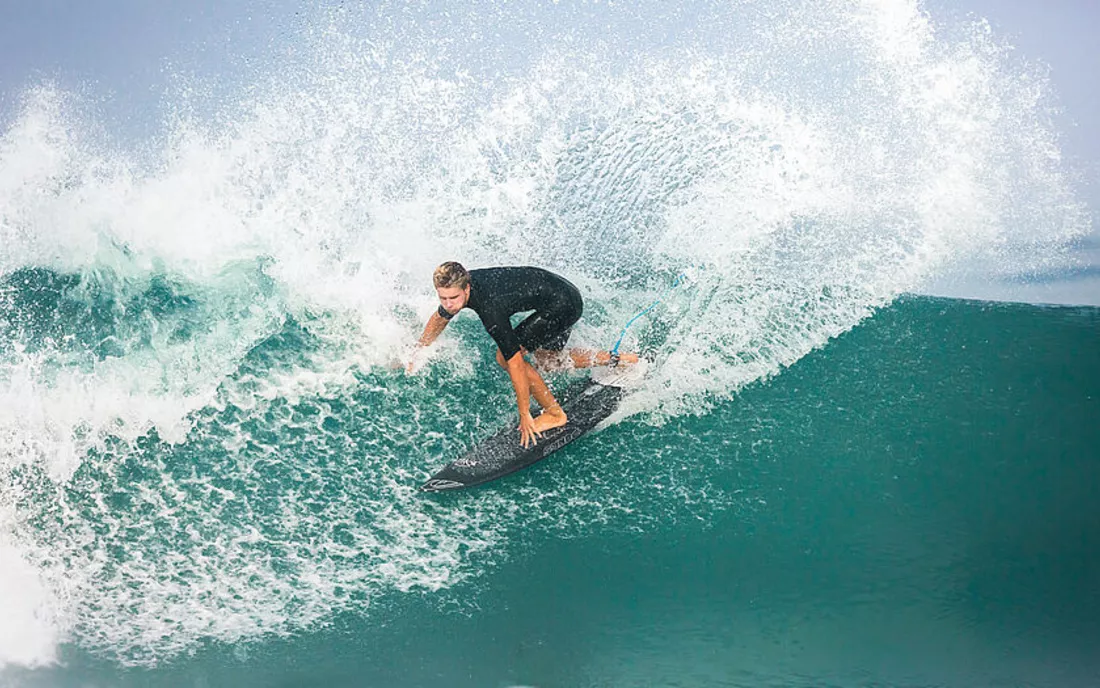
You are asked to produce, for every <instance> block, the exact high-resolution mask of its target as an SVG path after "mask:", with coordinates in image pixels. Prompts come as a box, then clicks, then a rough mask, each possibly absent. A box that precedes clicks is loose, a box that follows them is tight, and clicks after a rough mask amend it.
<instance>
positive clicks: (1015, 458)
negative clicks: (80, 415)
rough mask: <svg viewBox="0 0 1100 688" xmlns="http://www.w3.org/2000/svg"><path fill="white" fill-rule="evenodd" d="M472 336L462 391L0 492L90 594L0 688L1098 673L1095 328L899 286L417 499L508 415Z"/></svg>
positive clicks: (410, 387) (1085, 320) (332, 403)
mask: <svg viewBox="0 0 1100 688" xmlns="http://www.w3.org/2000/svg"><path fill="white" fill-rule="evenodd" d="M482 339H485V340H488V338H487V337H482ZM307 341H308V338H307V337H304V335H303V332H302V330H301V329H300V328H299V327H297V326H294V325H287V326H286V327H284V329H283V330H282V331H281V332H279V333H278V334H276V335H273V336H272V337H271V338H270V339H269V340H267V341H266V342H265V343H264V345H263V346H261V347H257V348H256V349H255V350H254V351H253V352H252V355H250V357H249V361H248V363H247V367H248V368H249V373H248V374H251V375H257V376H259V375H260V373H261V372H263V373H264V374H265V375H272V374H274V373H275V371H276V370H277V369H278V367H279V366H280V362H281V361H285V360H287V359H290V360H296V359H298V358H300V357H301V356H302V355H303V353H304V348H305V347H307V346H308V345H307V344H306V342H307ZM472 343H474V344H475V345H476V344H480V346H475V347H474V348H477V349H479V350H480V356H479V359H480V360H479V362H480V363H482V364H483V365H479V366H477V368H476V372H475V373H474V374H473V375H472V376H471V377H469V378H464V379H454V377H453V375H451V374H448V373H446V372H443V371H440V372H438V373H433V374H431V375H430V376H428V377H427V378H426V379H423V380H417V381H415V382H410V381H408V380H406V379H405V378H404V377H403V376H402V375H403V374H402V373H395V372H377V373H373V374H366V375H362V376H360V377H358V378H357V379H356V382H355V383H354V384H353V385H352V386H351V388H350V391H349V394H348V395H347V396H346V397H338V396H335V395H332V394H329V393H315V394H303V395H301V396H298V397H297V398H293V399H291V398H277V399H274V400H273V403H272V404H271V406H270V407H269V408H268V409H267V410H266V411H265V417H266V418H267V421H266V422H265V423H263V424H262V425H261V424H257V423H241V422H240V420H239V419H240V417H241V415H242V409H240V408H238V407H236V406H235V405H232V404H226V405H225V406H224V407H222V408H208V409H204V410H203V411H201V412H200V413H199V416H200V418H199V419H198V420H197V422H196V429H195V430H194V431H192V433H191V435H190V436H189V437H188V438H187V439H186V440H185V441H184V442H182V443H180V444H178V445H169V444H167V443H166V442H164V441H163V440H161V439H160V438H158V437H156V436H155V435H152V436H147V437H145V438H143V439H142V441H141V442H140V443H139V445H138V446H137V447H135V448H132V449H125V450H123V449H122V448H121V447H112V448H110V449H108V450H105V451H102V452H96V453H95V454H94V455H93V456H90V457H88V458H87V459H86V460H85V462H84V464H83V465H82V467H81V468H80V469H79V470H78V471H76V473H75V474H74V475H73V477H72V478H71V479H70V480H69V481H68V482H66V483H65V484H63V485H61V486H58V485H56V484H55V483H53V482H52V481H50V480H49V479H48V478H45V477H43V476H39V475H36V472H35V471H33V470H29V469H24V470H21V471H13V472H12V473H11V474H9V476H8V478H7V479H8V481H9V483H8V485H7V486H6V489H8V490H10V489H11V488H12V487H13V486H16V487H17V488H18V490H19V494H20V500H19V503H18V504H17V507H19V508H20V509H21V510H22V512H23V514H24V518H27V519H28V521H31V522H32V524H33V526H29V527H33V531H32V532H33V533H34V534H35V535H36V536H37V537H39V538H40V541H41V542H42V544H43V545H44V547H46V548H47V549H48V551H45V552H40V553H38V555H37V556H39V557H41V558H42V561H43V563H42V564H39V565H40V566H41V565H43V564H45V565H63V566H66V567H69V566H73V565H74V563H75V562H74V560H76V561H78V562H79V570H72V569H70V570H68V571H67V573H68V574H69V575H71V576H75V577H77V579H78V581H73V582H74V583H76V585H75V586H74V587H77V591H76V593H77V594H79V592H80V590H79V588H80V587H81V586H84V585H86V586H87V590H88V591H89V592H90V594H89V597H88V598H86V599H80V600H78V603H79V604H78V606H77V608H76V610H74V611H75V612H76V614H75V618H73V619H72V622H73V623H72V626H71V628H70V630H69V634H70V635H68V637H66V638H65V639H64V643H63V645H62V646H61V647H60V648H59V650H58V660H59V664H57V665H54V666H52V667H48V668H40V669H37V670H25V669H24V670H8V671H6V672H5V673H4V675H3V676H4V679H5V683H6V684H8V685H13V686H220V685H226V686H228V685H233V686H311V685H330V686H441V687H443V686H448V687H450V686H511V685H531V686H626V685H639V686H641V685H659V686H823V685H824V686H907V687H913V686H1093V685H1097V684H1098V683H1100V653H1097V652H1096V649H1097V648H1098V647H1100V588H1098V586H1097V581H1098V580H1100V519H1098V518H1097V515H1098V508H1097V504H1096V499H1097V496H1098V495H1100V452H1098V450H1097V447H1100V423H1097V420H1098V419H1100V309H1095V308H1052V307H1035V306H1026V305H1016V304H995V303H982V302H969V301H957V300H944V299H932V298H904V299H902V300H901V301H900V302H898V303H896V304H894V305H892V306H890V307H888V308H885V309H883V310H881V311H880V312H878V313H876V314H875V315H874V316H873V317H872V318H870V319H868V320H867V321H865V322H864V323H863V324H861V325H860V326H858V327H856V328H855V329H853V330H852V331H850V332H848V333H846V334H844V335H842V336H840V337H838V338H837V339H836V340H835V341H833V342H831V343H829V344H828V345H827V346H825V347H823V348H822V349H820V350H818V351H815V352H813V353H811V354H809V355H808V356H806V357H804V358H803V359H802V360H800V361H798V362H797V363H796V364H794V365H793V366H791V367H790V368H789V369H787V370H785V371H784V372H782V373H781V374H779V375H777V376H775V377H774V378H772V379H769V380H764V381H760V382H757V383H754V384H752V385H749V386H747V387H746V388H745V389H743V390H742V391H741V392H740V393H739V394H738V395H737V397H736V398H735V399H732V400H729V401H726V402H723V403H721V404H717V405H715V406H714V407H713V408H711V409H709V410H708V411H707V412H705V413H703V414H702V415H698V416H696V415H686V416H683V417H678V418H676V419H673V420H670V421H668V422H666V423H664V424H663V425H660V426H654V425H652V424H650V423H647V422H645V421H643V420H639V419H630V418H628V419H626V420H623V421H621V422H619V423H616V424H614V425H612V426H610V427H608V428H606V429H604V430H603V431H602V432H597V433H595V434H593V435H590V436H588V437H586V438H584V439H583V440H581V441H578V442H576V443H575V444H573V445H571V446H569V447H567V448H566V449H564V450H562V451H561V452H559V453H557V454H556V455H554V456H553V457H551V458H550V459H547V460H546V461H544V462H542V463H540V464H537V465H536V466H535V467H533V468H531V469H529V470H527V471H525V472H522V473H520V474H517V475H514V476H512V477H509V478H507V479H504V480H501V481H499V482H497V483H494V484H491V485H489V486H487V487H485V488H483V489H476V490H472V491H469V492H465V493H454V494H442V495H425V494H419V493H417V492H415V488H416V486H417V485H418V484H419V482H421V481H422V480H423V479H424V478H426V477H427V475H428V474H429V473H430V471H431V470H432V469H433V468H435V467H438V466H439V465H440V464H441V463H444V462H446V461H447V460H448V459H449V458H451V457H453V456H454V455H455V453H456V452H458V451H459V450H461V449H462V448H464V447H466V446H468V444H469V442H470V441H471V439H472V438H473V437H476V436H477V435H478V434H479V433H482V432H483V431H489V430H492V429H494V428H496V427H497V426H498V425H500V424H503V423H508V422H511V414H512V410H511V408H510V401H509V395H508V392H507V390H506V381H505V380H504V379H503V377H502V376H501V375H500V374H499V372H498V371H496V370H494V369H493V366H492V365H490V364H491V363H492V361H491V358H490V351H489V348H490V347H489V346H486V345H485V342H480V341H475V342H472ZM401 406H408V407H409V408H410V409H417V408H420V409H427V410H428V411H426V412H425V414H424V416H423V417H422V418H420V420H419V427H418V428H417V429H416V430H415V431H413V428H412V427H411V426H410V425H409V423H411V422H412V418H414V417H415V414H416V413H417V411H415V410H413V411H402V410H400V408H399V407H401ZM389 409H393V410H389ZM390 414H393V415H390ZM380 417H382V418H389V419H390V420H389V421H383V420H381V419H380ZM397 417H400V418H405V419H408V420H406V421H405V422H404V424H402V423H401V422H393V420H392V419H394V418H397ZM388 423H393V424H392V425H388ZM456 428H457V429H458V430H457V431H456ZM242 436H243V438H242ZM230 437H232V438H238V439H236V440H235V441H237V442H240V443H241V446H239V447H238V448H237V449H235V450H232V451H231V450H229V449H227V448H226V446H225V443H226V440H227V439H228V438H230ZM58 560H60V561H58ZM54 562H56V563H54ZM69 562H73V563H69ZM84 577H87V578H84ZM80 578H84V580H83V581H79V579H80ZM89 579H90V580H89ZM9 620H10V617H9ZM5 623H9V621H5Z"/></svg>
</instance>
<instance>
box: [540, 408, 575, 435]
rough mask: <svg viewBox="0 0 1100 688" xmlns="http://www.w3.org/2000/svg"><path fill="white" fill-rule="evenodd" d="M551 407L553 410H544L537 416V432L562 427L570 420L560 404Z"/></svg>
mask: <svg viewBox="0 0 1100 688" xmlns="http://www.w3.org/2000/svg"><path fill="white" fill-rule="evenodd" d="M551 408H552V409H553V410H552V411H543V412H542V413H540V414H539V415H538V417H537V418H535V432H546V431H547V430H549V429H551V428H560V427H561V426H563V425H565V423H566V422H567V421H568V420H569V418H568V417H567V416H566V415H565V411H562V410H561V407H560V406H553V407H551Z"/></svg>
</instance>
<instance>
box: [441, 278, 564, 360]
mask: <svg viewBox="0 0 1100 688" xmlns="http://www.w3.org/2000/svg"><path fill="white" fill-rule="evenodd" d="M466 307H467V308H472V309H473V310H474V312H475V313H477V315H478V317H480V318H481V323H482V324H483V325H485V331H486V332H488V333H489V334H490V335H491V336H492V338H493V339H494V340H495V341H496V343H497V346H498V347H500V352H501V353H502V354H503V355H504V360H506V361H507V360H509V359H511V358H512V356H515V355H516V353H517V352H518V351H519V349H520V347H521V346H522V347H523V348H525V349H527V350H528V351H535V350H536V349H548V350H550V351H561V350H562V349H564V348H565V343H566V342H567V341H568V340H569V333H570V330H571V329H572V327H573V324H574V323H575V322H577V320H578V319H580V317H581V311H582V310H583V309H584V303H583V301H582V300H581V293H580V291H578V290H577V288H576V287H575V286H573V284H572V283H571V282H569V280H567V279H565V278H564V277H560V276H558V275H555V274H554V273H552V272H549V271H547V270H543V269H542V268H530V267H517V268H484V269H480V270H470V299H469V301H467V302H466ZM524 311H534V313H532V314H531V315H529V316H527V317H526V318H525V319H524V320H523V322H521V323H520V324H519V325H516V327H515V328H514V329H513V328H512V321H511V316H512V315H513V314H515V313H522V312H524ZM438 312H439V315H440V317H443V318H446V319H447V320H450V319H451V318H452V317H453V316H452V315H451V314H450V313H448V312H447V311H445V310H444V309H443V306H440V307H439V311H438Z"/></svg>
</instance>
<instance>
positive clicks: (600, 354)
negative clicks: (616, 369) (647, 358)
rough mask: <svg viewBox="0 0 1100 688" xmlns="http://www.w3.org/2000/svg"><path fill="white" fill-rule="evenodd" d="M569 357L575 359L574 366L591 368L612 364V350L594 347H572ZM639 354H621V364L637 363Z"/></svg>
mask: <svg viewBox="0 0 1100 688" xmlns="http://www.w3.org/2000/svg"><path fill="white" fill-rule="evenodd" d="M569 357H570V358H571V359H572V360H573V367H574V368H590V367H592V366H602V365H610V364H611V352H609V351H596V350H594V349H570V350H569ZM637 362H638V354H619V365H623V364H624V363H626V364H630V363H637Z"/></svg>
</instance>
